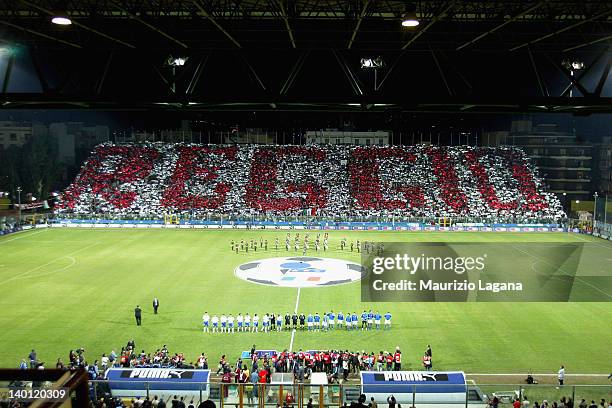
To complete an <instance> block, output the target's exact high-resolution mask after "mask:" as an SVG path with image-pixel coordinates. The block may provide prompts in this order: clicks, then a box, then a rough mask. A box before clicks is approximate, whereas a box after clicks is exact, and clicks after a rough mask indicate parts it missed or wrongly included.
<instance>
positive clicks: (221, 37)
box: [0, 0, 612, 113]
mask: <svg viewBox="0 0 612 408" xmlns="http://www.w3.org/2000/svg"><path fill="white" fill-rule="evenodd" d="M407 12H414V13H415V14H416V17H417V19H418V20H419V22H420V24H419V25H418V26H417V27H414V28H405V27H402V25H401V21H402V17H403V16H404V15H405V13H407ZM53 16H65V17H69V18H70V19H71V20H72V22H73V24H72V25H69V26H58V25H55V24H51V21H50V20H51V17H53ZM611 23H612V2H609V1H590V0H584V1H555V0H549V1H415V2H406V1H395V0H234V1H226V0H157V1H154V0H132V1H111V0H108V1H105V0H74V1H57V0H55V1H53V0H38V1H37V0H10V1H9V0H3V1H1V2H0V44H3V45H4V46H5V47H11V49H13V50H16V51H14V52H12V53H10V54H9V53H6V55H5V56H4V58H3V59H4V60H6V61H2V62H1V63H0V75H2V76H1V77H0V81H2V91H3V94H4V104H3V107H4V108H23V107H28V108H31V107H45V108H54V107H61V108H66V107H76V108H99V109H140V108H145V109H149V108H157V109H173V110H174V109H181V110H183V109H184V110H216V109H230V110H231V109H245V110H267V109H272V110H274V109H291V110H303V109H305V110H347V111H351V110H388V109H401V110H408V111H434V112H436V111H445V112H446V111H454V112H474V111H476V112H481V111H484V112H491V111H493V112H519V111H531V112H573V113H591V112H612V103H611V99H610V96H612V88H609V87H612V85H610V84H607V83H606V78H607V76H608V73H609V69H610V64H611V60H610V54H609V52H608V50H609V46H610V44H611V41H612V26H611ZM0 49H1V48H0ZM170 57H172V59H171V60H169V58H170ZM176 58H186V60H185V61H184V65H182V66H170V64H168V62H169V61H172V60H174V59H176ZM362 58H370V59H378V58H380V60H382V61H383V66H382V67H381V68H379V69H362V67H361V65H362V64H361V60H362ZM573 63H575V64H574V65H572V64H573ZM576 64H577V65H576ZM581 64H582V65H583V66H582V67H581V68H577V67H579V66H580V65H581ZM20 67H21V68H20ZM573 67H576V68H575V69H574V68H573ZM28 81H29V82H28ZM570 96H571V97H570Z"/></svg>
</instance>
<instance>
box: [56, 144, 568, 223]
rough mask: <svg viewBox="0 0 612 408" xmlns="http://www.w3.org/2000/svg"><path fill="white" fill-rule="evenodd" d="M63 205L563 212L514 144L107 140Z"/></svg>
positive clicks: (151, 212)
mask: <svg viewBox="0 0 612 408" xmlns="http://www.w3.org/2000/svg"><path fill="white" fill-rule="evenodd" d="M56 212H57V213H59V214H65V215H91V214H110V215H113V216H116V217H123V216H142V217H159V218H161V217H163V215H164V214H166V213H179V214H180V213H183V214H184V213H190V214H195V215H205V214H213V213H215V214H224V215H228V216H234V217H249V216H253V215H281V216H282V215H284V216H297V215H309V216H312V215H320V216H325V217H352V216H361V217H380V216H401V217H481V218H484V217H497V218H499V217H504V218H513V219H529V218H540V219H541V218H545V219H552V220H557V219H560V218H562V217H564V213H563V210H562V208H561V204H560V201H559V200H558V198H556V196H554V195H553V194H551V193H548V192H546V191H545V188H544V183H543V180H542V179H541V178H540V177H539V176H538V175H537V169H536V168H535V167H534V166H533V164H532V163H531V162H530V161H529V159H528V158H527V156H526V155H525V154H524V152H523V151H521V150H520V149H518V148H514V147H495V148H489V147H472V146H454V147H436V146H426V145H417V146H401V147H400V146H393V147H389V146H387V147H384V146H348V145H341V146H319V145H317V146H315V145H307V146H269V145H266V146H258V145H242V146H229V145H195V144H161V143H155V144H154V143H149V144H140V145H121V146H118V145H114V144H110V143H107V144H101V145H99V146H97V147H96V148H95V150H94V151H93V152H92V154H91V156H90V157H89V159H88V160H87V161H86V162H85V163H84V165H83V167H82V168H81V171H80V173H79V174H78V175H77V177H76V179H75V180H74V182H73V183H72V184H71V185H70V186H69V187H68V188H67V189H66V190H65V191H64V192H63V194H62V195H61V197H60V200H59V203H58V205H57V206H56Z"/></svg>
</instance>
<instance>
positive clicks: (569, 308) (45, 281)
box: [0, 229, 612, 373]
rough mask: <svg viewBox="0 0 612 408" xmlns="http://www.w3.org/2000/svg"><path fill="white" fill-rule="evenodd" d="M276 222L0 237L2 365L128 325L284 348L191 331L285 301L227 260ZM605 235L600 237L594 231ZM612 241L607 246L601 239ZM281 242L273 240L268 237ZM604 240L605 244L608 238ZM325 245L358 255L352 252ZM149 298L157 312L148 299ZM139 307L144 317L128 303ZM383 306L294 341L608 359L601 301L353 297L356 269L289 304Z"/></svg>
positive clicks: (576, 366) (510, 369)
mask: <svg viewBox="0 0 612 408" xmlns="http://www.w3.org/2000/svg"><path fill="white" fill-rule="evenodd" d="M285 234H286V231H249V232H247V231H227V230H225V231H217V230H153V229H148V230H78V229H70V230H66V229H50V230H38V231H34V232H26V233H22V234H14V235H9V236H7V237H2V238H0V349H1V350H2V353H0V366H3V367H16V366H17V365H18V363H19V361H20V359H21V358H25V357H26V356H27V354H28V352H29V351H30V349H31V348H35V349H36V350H37V351H38V355H39V358H40V359H42V360H44V361H46V362H48V365H53V363H54V361H55V360H56V359H57V358H58V357H62V359H64V360H67V355H68V350H70V349H72V348H76V347H84V348H85V349H86V356H87V357H88V359H89V360H90V361H93V360H94V359H96V358H99V356H100V355H101V353H103V352H106V353H108V352H110V350H111V349H113V348H114V349H116V350H118V349H120V347H121V346H122V345H124V344H125V343H126V342H127V340H128V339H130V338H134V339H135V341H136V346H137V348H138V349H141V348H144V349H145V350H147V351H151V350H155V349H156V348H159V347H161V346H162V345H163V344H167V345H168V346H169V348H170V350H171V351H183V352H185V353H186V354H187V356H188V358H189V359H192V358H193V359H195V357H196V355H198V354H199V353H200V352H206V353H207V355H208V356H209V359H210V361H211V362H213V364H214V361H215V360H217V359H218V357H219V355H220V354H222V353H223V354H228V356H230V357H231V359H232V361H235V358H237V356H238V354H239V352H240V351H241V350H247V349H249V348H250V347H251V345H252V344H254V343H255V344H257V346H258V347H259V348H261V349H281V350H282V349H285V348H287V347H288V346H289V343H290V339H291V334H290V333H289V332H284V333H271V334H261V333H260V334H244V333H242V334H235V335H222V334H217V335H211V334H208V335H206V334H203V333H201V322H200V318H201V315H202V313H203V312H204V311H208V312H209V313H211V314H212V313H219V314H220V313H221V312H226V313H229V312H231V313H234V314H237V313H238V312H243V313H244V312H247V311H248V312H250V313H254V312H257V313H265V312H275V313H278V312H282V313H284V312H286V311H292V310H293V308H294V307H295V303H296V295H297V289H293V288H278V287H266V286H260V285H254V284H251V283H248V282H245V281H242V280H239V279H237V278H236V277H234V274H233V270H234V268H235V267H236V266H237V265H238V264H241V263H243V262H246V261H247V260H249V259H260V258H264V257H267V256H275V252H274V251H273V250H272V251H268V253H262V252H261V251H258V252H257V253H253V252H249V254H248V255H247V254H244V253H241V254H238V255H236V254H234V253H232V252H231V251H230V249H229V242H230V241H231V240H232V239H234V240H240V239H241V238H251V237H253V238H259V237H260V236H264V237H267V238H268V239H269V240H270V241H271V242H272V241H273V240H274V237H275V236H278V237H279V238H280V240H281V243H283V242H284V236H285ZM330 235H331V239H330V247H331V248H336V247H337V246H338V245H337V244H338V241H339V239H340V238H342V237H346V238H348V239H349V240H351V239H357V238H359V239H362V240H364V239H368V240H380V241H390V240H393V241H470V242H526V241H529V242H549V241H555V242H570V241H578V240H594V239H592V238H589V237H584V236H574V235H568V234H554V233H542V234H535V233H528V234H519V233H433V232H427V233H414V232H340V231H333V232H330ZM597 242H600V243H601V244H602V245H609V244H608V243H606V242H604V241H597ZM611 249H612V246H611ZM279 252H280V254H279V256H283V254H284V253H285V252H284V250H282V251H279ZM611 253H612V251H611ZM327 256H330V257H338V258H343V259H347V260H353V261H358V260H359V257H358V255H357V254H356V253H350V252H347V251H344V252H341V251H339V250H333V251H331V252H328V254H327ZM155 296H157V297H158V298H159V299H160V302H161V307H160V314H159V315H157V316H155V315H153V313H152V308H151V300H152V299H153V297H155ZM136 304H140V305H141V306H142V307H143V310H144V313H143V326H142V327H136V325H135V324H134V317H133V309H134V307H135V305H136ZM364 308H373V309H378V310H380V311H386V310H389V311H391V312H392V313H393V315H394V327H393V329H392V330H391V331H388V332H367V333H364V332H358V333H352V332H351V333H347V332H344V331H335V332H332V333H303V332H298V333H297V334H296V336H295V340H294V349H298V348H302V349H318V348H328V347H341V348H349V349H356V350H367V351H375V352H378V351H380V350H391V349H393V348H395V346H400V347H401V348H402V351H403V353H404V367H406V368H407V369H420V364H419V362H420V357H421V355H422V351H423V350H424V348H425V346H426V345H427V344H431V345H432V348H433V350H434V357H435V359H434V364H435V368H436V369H460V370H465V371H466V372H471V373H494V372H501V373H525V372H527V370H530V369H531V370H533V371H535V372H556V370H557V369H558V367H559V365H561V364H565V366H566V368H567V372H568V373H609V370H610V354H609V353H610V348H609V346H610V342H609V336H608V335H607V331H608V330H609V328H610V322H612V303H604V302H602V303H377V304H372V305H364V304H362V303H361V302H360V286H359V284H358V283H356V284H350V285H344V286H335V287H329V288H311V289H302V290H301V296H300V303H299V310H300V311H304V312H305V313H306V314H307V313H308V312H313V313H314V312H316V311H318V312H324V311H326V310H329V309H333V310H343V311H345V312H346V311H353V310H355V311H357V312H359V311H361V310H363V309H364Z"/></svg>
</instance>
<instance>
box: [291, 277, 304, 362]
mask: <svg viewBox="0 0 612 408" xmlns="http://www.w3.org/2000/svg"><path fill="white" fill-rule="evenodd" d="M301 289H302V288H298V293H297V297H296V299H295V309H293V310H294V311H293V313H297V312H298V307H299V306H300V291H301ZM294 339H295V329H293V331H292V332H291V343H289V351H291V350H293V340H294Z"/></svg>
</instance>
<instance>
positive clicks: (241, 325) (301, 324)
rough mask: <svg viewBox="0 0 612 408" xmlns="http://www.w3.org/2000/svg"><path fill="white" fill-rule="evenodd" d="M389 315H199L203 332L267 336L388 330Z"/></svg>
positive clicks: (378, 313)
mask: <svg viewBox="0 0 612 408" xmlns="http://www.w3.org/2000/svg"><path fill="white" fill-rule="evenodd" d="M391 318H392V315H391V313H390V312H387V313H385V314H384V315H382V314H381V313H380V312H377V311H372V310H370V311H365V310H364V311H363V312H362V313H361V316H359V315H357V313H355V312H353V313H346V314H344V313H342V312H338V313H334V311H333V310H332V311H331V312H325V313H323V314H319V313H315V314H314V315H313V314H312V313H309V314H308V315H305V314H304V313H300V314H299V315H298V314H297V313H293V314H289V313H285V314H284V315H282V314H281V313H278V314H274V313H265V314H262V315H261V316H260V315H258V314H257V313H255V314H253V316H251V315H250V314H249V313H246V314H244V315H243V314H242V313H238V315H236V316H234V315H233V314H231V313H230V314H227V315H226V314H221V315H220V316H219V315H216V314H213V315H212V316H211V315H209V314H208V312H204V314H203V315H202V326H203V332H204V333H259V332H261V333H269V332H272V331H276V332H281V331H283V330H304V331H324V332H325V331H331V330H347V331H351V330H390V329H391Z"/></svg>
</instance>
